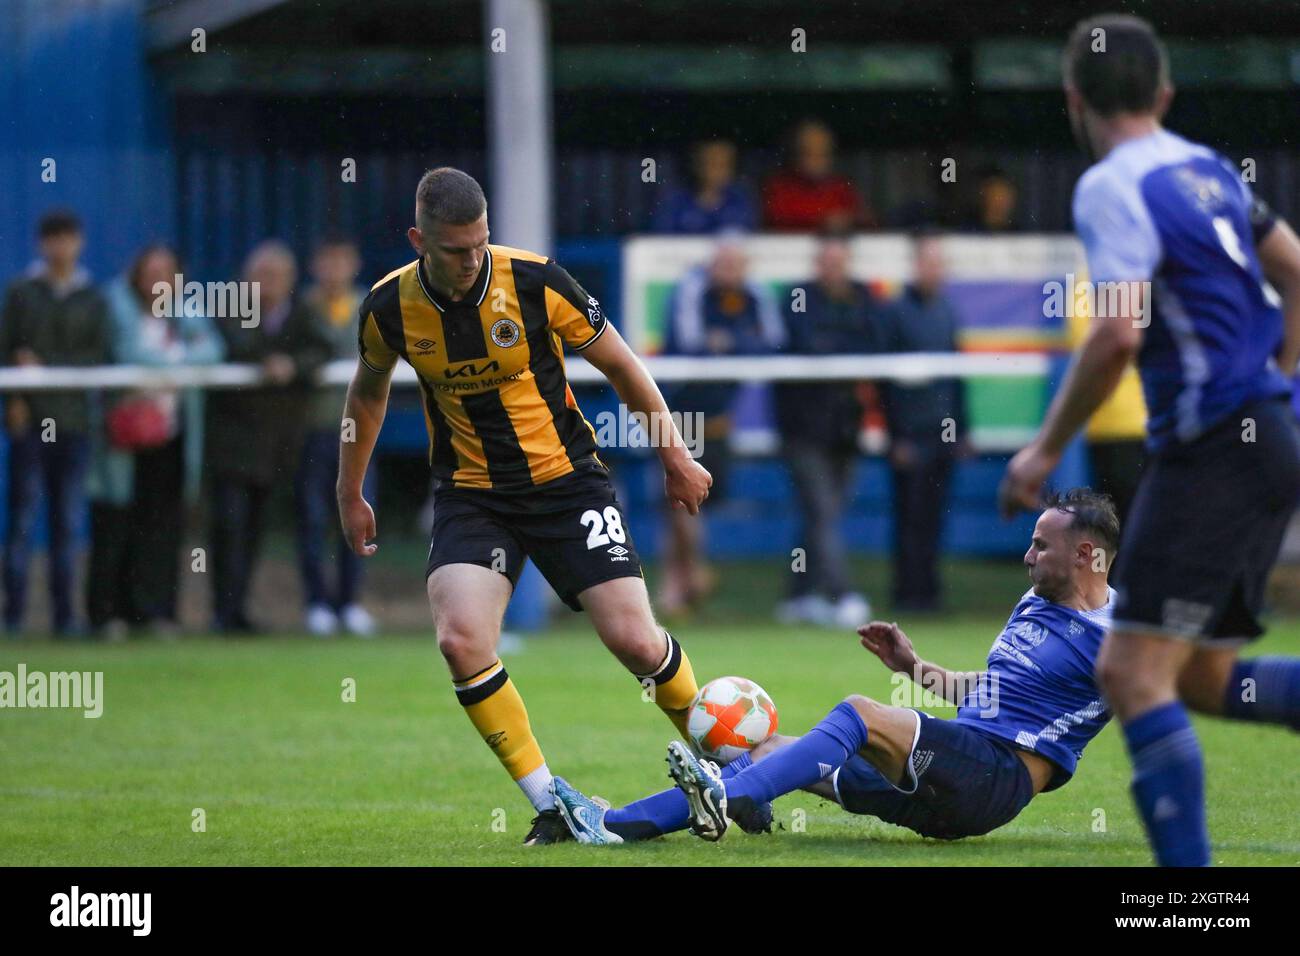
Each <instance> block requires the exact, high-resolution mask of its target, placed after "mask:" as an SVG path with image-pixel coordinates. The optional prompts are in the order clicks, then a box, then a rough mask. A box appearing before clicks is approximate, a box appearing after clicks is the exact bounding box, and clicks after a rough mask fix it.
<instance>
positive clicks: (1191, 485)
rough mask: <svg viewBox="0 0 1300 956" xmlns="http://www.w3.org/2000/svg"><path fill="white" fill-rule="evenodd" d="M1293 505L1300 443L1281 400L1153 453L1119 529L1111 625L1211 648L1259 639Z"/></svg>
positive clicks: (1298, 495) (1299, 488) (1299, 479)
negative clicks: (1210, 644)
mask: <svg viewBox="0 0 1300 956" xmlns="http://www.w3.org/2000/svg"><path fill="white" fill-rule="evenodd" d="M1243 423H1244V424H1243ZM1297 499H1300V440H1298V439H1297V432H1296V421H1295V413H1294V412H1292V410H1291V407H1290V404H1289V403H1288V402H1286V401H1284V400H1269V401H1260V402H1255V403H1252V404H1250V405H1246V406H1245V407H1243V408H1241V409H1240V410H1239V411H1238V412H1236V413H1235V414H1233V415H1230V416H1228V418H1227V420H1225V421H1223V422H1221V423H1220V424H1218V425H1215V426H1213V427H1212V428H1211V429H1210V430H1209V431H1207V432H1206V433H1205V434H1203V435H1201V436H1200V437H1199V438H1197V439H1195V440H1193V441H1191V442H1188V443H1185V444H1176V445H1175V446H1174V447H1172V448H1170V449H1168V450H1163V451H1160V452H1157V453H1156V454H1155V455H1154V456H1152V458H1151V459H1150V460H1149V461H1148V463H1147V465H1146V467H1145V469H1144V471H1143V474H1142V480H1141V482H1140V483H1139V484H1138V491H1137V496H1136V497H1135V498H1134V500H1133V507H1132V510H1131V512H1130V514H1129V518H1128V521H1127V522H1126V526H1125V528H1124V529H1123V535H1122V540H1121V543H1120V547H1119V555H1118V557H1117V558H1116V562H1115V570H1114V574H1113V575H1112V583H1113V584H1114V586H1115V591H1116V594H1117V599H1116V602H1115V611H1114V624H1113V625H1112V626H1113V627H1115V628H1116V629H1125V630H1135V631H1154V632H1156V633H1160V634H1168V635H1171V636H1175V637H1182V638H1188V639H1191V640H1196V641H1207V642H1216V643H1219V644H1222V643H1224V642H1227V643H1232V642H1234V641H1243V640H1249V639H1251V638H1255V637H1258V636H1259V635H1260V634H1262V633H1263V627H1262V626H1261V625H1260V622H1259V614H1260V610H1261V608H1262V606H1263V604H1264V588H1265V585H1266V584H1267V583H1268V576H1269V572H1270V571H1271V570H1272V568H1273V564H1274V562H1275V561H1276V560H1277V556H1278V551H1279V550H1280V549H1281V546H1282V538H1283V536H1284V535H1285V533H1286V529H1287V525H1288V524H1289V523H1290V521H1291V515H1292V514H1293V513H1294V511H1295V509H1296V504H1297Z"/></svg>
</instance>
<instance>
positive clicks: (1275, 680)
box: [1223, 657, 1300, 730]
mask: <svg viewBox="0 0 1300 956" xmlns="http://www.w3.org/2000/svg"><path fill="white" fill-rule="evenodd" d="M1223 716H1225V717H1232V718H1233V719H1235V720H1250V721H1259V722H1260V723H1268V724H1285V725H1286V726H1287V727H1290V728H1291V729H1292V730H1300V657H1256V658H1254V659H1252V660H1248V661H1237V663H1236V665H1235V666H1234V667H1233V668H1232V677H1230V678H1229V679H1228V687H1227V690H1225V691H1224V694H1223Z"/></svg>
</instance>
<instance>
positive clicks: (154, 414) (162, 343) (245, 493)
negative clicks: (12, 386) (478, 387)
mask: <svg viewBox="0 0 1300 956" xmlns="http://www.w3.org/2000/svg"><path fill="white" fill-rule="evenodd" d="M37 233H38V234H37V245H38V251H39V255H38V258H37V260H36V262H35V263H34V264H33V265H32V266H31V268H30V269H29V270H28V271H27V273H26V274H25V275H23V276H22V277H21V278H19V279H17V280H15V281H14V282H12V283H11V284H10V285H9V287H8V290H7V291H6V293H5V297H4V302H3V305H2V306H0V365H4V366H10V367H29V368H30V367H38V366H42V365H57V366H96V365H113V364H129V365H146V366H148V365H152V366H174V365H183V364H212V363H216V362H221V361H230V362H248V363H254V364H256V365H259V366H260V367H261V369H262V371H263V374H264V379H263V381H264V384H262V385H259V386H256V387H245V388H235V389H214V390H210V391H206V392H205V391H202V390H200V389H197V388H175V387H161V388H158V387H150V388H128V389H121V390H93V389H87V390H60V391H31V392H25V393H24V392H11V393H8V394H6V396H5V403H4V404H5V417H4V424H5V432H6V437H7V439H8V469H7V489H8V509H7V519H8V520H7V525H6V528H5V536H4V548H3V552H4V553H3V564H4V570H3V575H4V612H3V613H4V625H5V628H6V630H7V631H8V632H10V633H17V632H20V631H22V630H23V629H24V628H25V627H26V626H27V625H28V623H29V622H28V620H27V618H28V616H29V615H28V614H27V593H28V570H29V567H30V565H31V552H32V548H33V542H34V540H35V537H36V531H37V526H38V519H39V518H40V509H41V506H42V504H43V505H44V511H45V514H44V517H45V527H46V534H47V537H48V554H49V561H48V582H49V590H50V608H51V621H50V626H51V630H52V631H53V633H54V634H55V635H56V636H72V635H77V634H80V633H82V632H85V631H89V632H91V633H92V634H93V635H95V636H102V637H105V638H114V637H118V636H124V635H125V634H126V633H128V632H130V631H143V632H148V633H153V634H157V635H160V636H166V635H169V634H172V633H174V632H175V631H176V630H177V627H178V618H179V614H178V608H177V598H178V592H179V576H180V571H181V568H182V567H185V566H190V567H192V568H193V569H194V570H196V571H203V572H206V573H205V577H206V578H207V579H208V580H209V581H210V583H211V608H212V626H213V627H214V628H215V629H216V630H218V631H220V632H222V633H226V634H230V635H237V634H252V633H256V632H258V631H259V630H261V627H260V625H259V623H258V622H257V621H256V620H254V619H253V618H252V617H251V616H250V614H249V611H248V600H249V588H250V583H251V581H252V580H253V578H254V575H255V574H256V570H257V567H258V559H259V556H260V551H261V545H262V542H263V537H264V535H263V532H264V529H265V527H266V521H267V504H268V501H269V500H270V498H271V496H272V493H273V491H274V490H275V488H276V487H278V486H280V485H282V484H283V483H284V482H283V479H284V477H285V476H293V477H294V481H293V487H294V491H295V495H294V507H295V511H296V526H297V545H298V555H299V566H300V571H301V577H302V584H303V593H304V596H305V607H304V623H305V625H306V627H307V629H308V630H309V631H311V632H312V633H315V634H320V635H325V634H329V633H331V632H333V631H335V630H336V629H340V628H342V629H345V630H347V631H349V632H351V633H354V634H358V635H363V636H364V635H369V634H371V633H372V632H373V629H374V621H373V619H372V618H371V616H370V615H369V614H368V613H367V611H366V610H365V608H364V607H363V606H362V604H361V602H360V599H359V587H360V578H361V575H360V568H359V566H358V562H357V559H356V557H355V556H354V555H352V553H351V552H350V551H349V550H348V549H347V548H346V547H345V546H344V545H343V544H342V542H341V541H336V548H335V549H336V551H337V554H338V560H337V567H336V573H334V574H329V573H327V571H326V569H325V568H324V567H323V555H324V554H325V553H326V552H327V550H328V547H327V545H328V541H329V539H330V538H334V539H337V538H338V537H339V534H338V531H337V528H338V522H337V520H336V519H335V517H334V490H333V488H334V480H335V475H336V473H337V469H338V444H339V420H340V409H341V408H342V406H343V401H342V397H341V396H340V395H339V394H338V392H337V390H331V389H320V388H317V387H316V386H315V375H316V372H317V371H318V370H319V368H320V367H321V366H322V365H324V364H325V363H326V362H329V361H330V360H332V359H335V358H350V357H352V356H354V355H355V351H356V322H357V307H358V305H359V303H360V300H361V297H362V295H363V290H362V289H360V288H358V286H357V275H358V272H359V269H360V258H359V255H358V252H357V248H356V246H355V245H354V244H353V243H352V242H351V241H350V240H348V239H345V238H327V239H326V240H325V241H323V242H322V243H320V245H319V246H318V248H317V250H316V252H315V255H314V256H313V259H312V262H311V279H310V282H309V283H306V284H305V286H304V287H300V283H299V277H298V264H297V261H296V259H295V257H294V254H293V253H292V251H291V250H290V249H289V248H288V247H287V246H286V245H284V244H283V243H280V242H278V241H267V242H263V243H261V244H259V245H258V246H256V247H255V248H254V249H253V250H252V251H251V252H250V253H249V255H248V257H247V259H246V261H245V263H244V267H243V274H242V276H241V279H242V280H243V281H244V282H245V283H248V284H250V286H249V287H250V288H251V287H254V286H252V285H251V284H253V283H256V286H255V288H257V290H258V293H259V297H258V298H259V302H258V305H259V311H258V321H257V322H255V323H245V321H244V320H243V317H241V316H239V315H231V316H229V317H223V318H214V317H212V316H209V315H206V314H204V312H203V310H202V308H199V307H197V306H195V305H191V304H190V303H191V299H190V298H189V297H188V296H185V297H182V296H180V295H175V296H173V294H172V290H173V288H174V284H175V283H176V282H177V278H178V277H182V279H183V271H184V270H183V267H182V264H181V262H180V261H179V258H178V256H177V255H176V253H175V252H174V251H173V250H172V249H170V248H169V247H167V246H164V245H152V246H149V247H148V248H145V249H143V250H141V251H140V252H139V253H138V254H137V255H136V256H135V258H134V260H133V261H132V262H131V263H130V265H129V266H128V267H127V269H126V270H125V272H124V273H123V274H122V275H120V276H118V277H116V278H114V279H113V280H111V281H110V282H109V283H108V284H107V286H106V287H105V288H104V289H102V290H101V289H99V288H96V286H95V285H94V284H93V283H92V282H91V279H90V276H89V274H88V273H87V272H86V270H85V269H84V268H83V267H82V266H81V265H80V259H81V252H82V246H83V242H84V238H83V231H82V228H81V224H80V222H79V221H78V219H77V217H76V216H75V215H74V214H73V213H71V212H68V211H54V212H50V213H47V214H46V215H45V216H44V217H43V218H42V219H41V222H40V224H39V227H38V230H37ZM173 302H178V303H180V304H181V305H182V307H181V308H180V309H179V310H177V309H175V308H173V307H171V306H172V303H173ZM200 500H202V501H204V502H205V503H206V511H207V514H208V517H209V521H210V523H211V528H210V534H209V536H208V541H209V543H210V546H209V547H207V548H202V549H199V553H198V554H184V555H183V554H182V553H181V548H182V536H183V530H184V522H185V516H186V510H187V506H189V505H194V504H195V503H197V502H199V501H200ZM87 511H89V515H90V522H89V538H90V556H89V561H88V565H87V573H86V574H85V582H84V591H83V589H81V588H78V586H77V583H76V582H77V573H76V571H77V555H76V548H75V541H76V540H77V533H78V530H79V524H80V521H81V519H82V516H83V515H84V514H85V513H86V512H87ZM331 579H332V580H331ZM79 592H82V593H79ZM83 607H84V613H83V610H82V609H83Z"/></svg>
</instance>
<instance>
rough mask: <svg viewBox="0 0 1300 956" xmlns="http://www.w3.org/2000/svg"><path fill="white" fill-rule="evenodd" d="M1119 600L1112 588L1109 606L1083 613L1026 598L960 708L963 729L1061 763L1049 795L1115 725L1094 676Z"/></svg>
mask: <svg viewBox="0 0 1300 956" xmlns="http://www.w3.org/2000/svg"><path fill="white" fill-rule="evenodd" d="M1114 599H1115V592H1114V590H1113V589H1110V588H1107V600H1106V604H1105V605H1103V606H1102V607H1099V608H1097V609H1096V610H1092V611H1076V610H1075V609H1073V608H1068V607H1065V606H1064V605H1061V604H1054V603H1053V602H1051V601H1049V600H1047V599H1046V598H1041V597H1039V596H1038V595H1036V594H1035V593H1034V592H1033V590H1029V591H1026V592H1025V595H1024V597H1022V598H1021V599H1020V603H1018V604H1017V605H1016V607H1015V610H1014V611H1012V612H1011V617H1010V618H1009V619H1008V620H1007V625H1006V627H1004V628H1003V629H1002V633H1001V634H999V635H998V637H997V640H995V641H994V642H993V646H992V647H991V648H990V649H989V657H988V665H987V667H986V669H985V671H984V673H983V674H982V675H981V676H980V679H979V682H978V684H977V685H976V686H975V687H974V688H972V689H971V691H970V692H969V693H968V694H967V695H966V697H965V699H963V700H962V702H961V705H960V706H959V707H958V709H957V716H956V717H955V718H954V719H955V720H956V721H957V723H959V724H965V725H966V726H968V727H970V728H972V729H973V730H977V731H979V732H981V733H984V734H989V735H990V736H993V737H998V738H1001V739H1002V740H1006V741H1008V742H1010V743H1011V744H1014V745H1015V746H1017V747H1020V748H1022V749H1024V750H1032V751H1033V752H1034V753H1036V754H1039V755H1041V756H1043V757H1046V758H1047V759H1048V760H1050V761H1051V762H1052V763H1053V764H1055V765H1056V768H1057V772H1056V773H1055V774H1053V776H1052V779H1051V781H1049V783H1048V784H1047V787H1046V789H1047V790H1055V789H1056V788H1057V787H1059V786H1061V785H1062V784H1064V783H1065V782H1066V781H1068V780H1069V779H1070V777H1072V776H1073V775H1074V770H1075V767H1077V766H1078V764H1079V757H1080V756H1082V754H1083V748H1084V747H1086V746H1087V745H1088V742H1089V741H1091V740H1092V738H1093V737H1095V736H1097V734H1098V733H1099V732H1100V731H1101V728H1102V727H1104V726H1106V721H1107V720H1109V719H1110V712H1109V711H1108V710H1107V708H1106V704H1105V702H1104V701H1103V700H1102V697H1101V690H1100V689H1099V688H1098V687H1097V680H1096V678H1095V677H1094V676H1093V672H1094V671H1095V669H1096V664H1097V652H1098V651H1100V650H1101V640H1102V638H1103V637H1104V636H1105V635H1106V629H1107V628H1108V627H1109V626H1110V613H1111V605H1112V604H1113V603H1114Z"/></svg>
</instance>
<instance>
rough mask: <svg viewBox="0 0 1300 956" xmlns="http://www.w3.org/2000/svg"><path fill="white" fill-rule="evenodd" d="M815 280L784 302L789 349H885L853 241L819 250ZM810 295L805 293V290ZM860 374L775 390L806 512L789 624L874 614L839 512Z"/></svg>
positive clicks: (784, 445) (784, 446)
mask: <svg viewBox="0 0 1300 956" xmlns="http://www.w3.org/2000/svg"><path fill="white" fill-rule="evenodd" d="M816 268H817V274H816V277H815V279H814V280H813V281H811V282H808V283H805V284H804V285H802V286H799V287H796V288H795V289H794V290H792V294H791V296H790V302H789V304H788V305H787V307H786V328H787V339H788V341H789V346H788V351H790V352H794V353H797V354H801V355H857V354H863V353H869V352H879V351H881V350H882V348H883V339H884V331H883V329H882V328H881V310H880V307H879V305H878V304H877V303H876V302H875V301H874V298H873V296H872V294H871V291H870V290H869V289H868V288H867V287H866V286H865V285H863V284H861V283H859V282H854V281H853V279H852V278H850V276H849V244H848V242H847V240H845V239H842V238H828V239H824V240H822V242H821V245H820V246H819V247H818V249H817V258H816ZM800 293H802V296H800ZM859 394H860V387H859V383H856V382H847V381H844V382H817V383H812V382H809V383H803V382H799V383H782V384H780V385H778V386H777V387H776V389H775V392H774V397H775V402H776V423H777V428H778V430H779V431H780V434H781V450H782V453H783V454H784V456H785V459H786V464H787V465H788V467H789V469H790V477H791V478H792V479H793V481H794V487H795V493H796V495H797V496H798V501H799V511H800V516H801V519H802V532H801V536H800V538H799V541H798V544H799V546H801V547H802V548H803V549H804V557H805V562H804V565H803V566H802V567H798V568H792V569H791V575H790V586H789V587H790V590H789V597H788V598H787V599H786V600H785V601H783V602H782V603H781V604H780V606H779V607H778V608H777V617H778V618H779V619H780V620H781V621H783V622H785V623H791V624H793V623H808V624H817V625H823V626H835V627H843V628H849V629H852V628H855V627H857V626H858V625H860V624H865V623H866V622H867V621H868V620H869V619H870V617H871V606H870V605H869V604H868V603H867V599H866V598H865V597H864V596H863V595H862V594H860V593H858V592H857V591H855V590H854V588H853V585H852V580H851V576H850V572H849V563H848V555H847V551H846V548H845V545H844V536H843V534H842V533H841V530H840V520H841V518H842V517H843V514H844V506H845V503H846V501H847V499H848V496H849V493H850V490H851V488H852V482H853V472H854V466H855V465H856V464H857V460H858V432H859V430H860V429H861V426H862V418H863V414H864V409H863V405H862V401H861V399H860V398H859Z"/></svg>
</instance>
